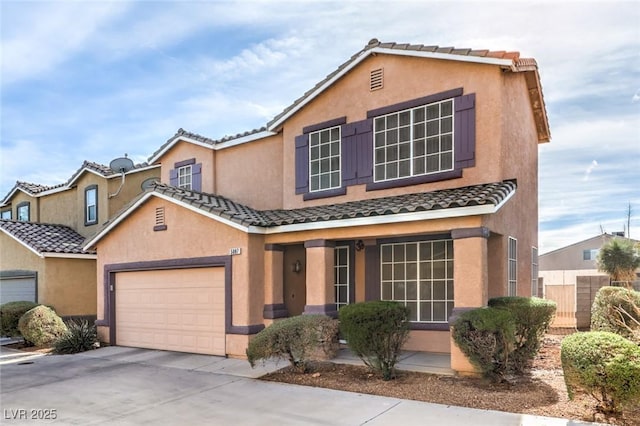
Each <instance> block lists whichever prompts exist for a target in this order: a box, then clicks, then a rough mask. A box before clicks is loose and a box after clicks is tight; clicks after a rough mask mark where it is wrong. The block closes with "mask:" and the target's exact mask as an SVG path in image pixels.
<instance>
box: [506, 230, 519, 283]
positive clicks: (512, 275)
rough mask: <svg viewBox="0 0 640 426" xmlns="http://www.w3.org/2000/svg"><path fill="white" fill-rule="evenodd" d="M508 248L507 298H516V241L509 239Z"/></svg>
mask: <svg viewBox="0 0 640 426" xmlns="http://www.w3.org/2000/svg"><path fill="white" fill-rule="evenodd" d="M508 244H509V248H508V254H507V258H508V261H507V263H508V265H507V275H508V286H507V296H516V295H517V294H518V289H517V284H518V240H516V239H515V238H512V237H509V242H508Z"/></svg>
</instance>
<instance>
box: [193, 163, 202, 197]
mask: <svg viewBox="0 0 640 426" xmlns="http://www.w3.org/2000/svg"><path fill="white" fill-rule="evenodd" d="M191 189H192V190H194V191H198V192H200V191H202V163H198V164H194V165H193V166H191Z"/></svg>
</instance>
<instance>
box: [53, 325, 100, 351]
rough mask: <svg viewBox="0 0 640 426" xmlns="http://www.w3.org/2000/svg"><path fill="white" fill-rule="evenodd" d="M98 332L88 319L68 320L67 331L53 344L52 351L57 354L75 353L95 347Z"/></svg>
mask: <svg viewBox="0 0 640 426" xmlns="http://www.w3.org/2000/svg"><path fill="white" fill-rule="evenodd" d="M97 343H98V332H97V330H96V327H95V326H94V325H93V324H89V321H87V320H82V321H75V320H72V321H69V322H68V323H67V331H66V332H65V333H64V334H63V335H62V336H61V337H59V338H58V339H57V340H56V341H55V342H54V344H53V348H54V351H55V352H56V353H58V354H75V353H78V352H84V351H89V350H91V349H95V348H96V344H97Z"/></svg>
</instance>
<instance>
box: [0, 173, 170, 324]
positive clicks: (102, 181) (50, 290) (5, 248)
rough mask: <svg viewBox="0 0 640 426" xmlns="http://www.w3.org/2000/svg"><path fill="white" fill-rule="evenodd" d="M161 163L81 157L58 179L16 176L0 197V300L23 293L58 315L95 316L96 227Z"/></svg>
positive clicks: (135, 192)
mask: <svg viewBox="0 0 640 426" xmlns="http://www.w3.org/2000/svg"><path fill="white" fill-rule="evenodd" d="M159 171H160V170H159V167H158V166H150V165H148V164H141V165H138V166H135V167H134V168H133V169H132V170H130V171H128V172H127V173H125V175H124V176H123V175H122V173H119V172H116V171H114V170H111V169H110V168H109V167H107V166H104V165H101V164H97V163H93V162H88V161H85V162H84V163H83V164H82V166H81V167H80V168H79V169H78V170H77V171H76V172H75V173H74V174H73V175H72V176H71V178H70V179H69V180H68V181H67V182H65V183H63V184H60V185H55V186H44V185H39V184H32V183H27V182H17V183H16V185H15V186H14V187H13V188H12V189H11V191H10V192H9V193H8V194H7V195H6V196H5V197H4V199H3V200H2V202H1V203H0V216H1V219H0V303H6V302H10V301H16V300H29V301H34V302H38V303H43V304H46V305H49V306H52V307H54V308H55V309H56V311H57V312H58V314H60V315H61V316H64V317H94V318H95V316H96V253H95V250H83V248H82V245H83V242H84V240H85V238H86V237H87V236H88V235H91V234H93V233H95V230H96V229H98V227H99V225H100V224H102V223H104V222H106V221H107V220H108V219H109V218H110V217H111V216H113V215H114V214H115V213H116V212H117V211H118V210H120V209H122V207H123V206H124V205H125V204H126V203H127V202H129V201H130V200H131V199H132V198H134V197H135V196H137V195H138V194H139V193H140V192H142V191H143V189H142V187H141V185H142V182H144V181H145V180H148V179H151V178H154V177H155V178H157V177H159Z"/></svg>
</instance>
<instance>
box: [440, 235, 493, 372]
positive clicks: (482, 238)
mask: <svg viewBox="0 0 640 426" xmlns="http://www.w3.org/2000/svg"><path fill="white" fill-rule="evenodd" d="M489 235H490V231H489V229H488V228H485V227H479V228H462V229H454V230H452V231H451V238H452V239H453V258H454V267H453V278H454V281H453V282H454V284H453V299H454V309H453V313H452V315H451V317H450V318H449V325H450V326H451V325H452V324H453V322H454V321H455V320H456V319H457V318H458V317H459V316H460V314H462V313H463V312H465V311H468V310H470V309H473V308H478V307H482V306H486V305H487V300H488V294H489V278H488V277H489V270H488V259H487V255H488V250H487V240H488V238H489ZM505 261H506V260H505ZM451 368H452V369H453V370H455V371H457V372H458V373H461V374H471V375H475V374H478V371H477V370H476V368H475V367H474V366H473V365H472V364H471V362H469V360H468V359H467V357H466V356H465V355H464V353H462V351H461V350H460V349H459V348H458V346H457V345H456V344H455V342H454V341H453V338H451Z"/></svg>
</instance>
